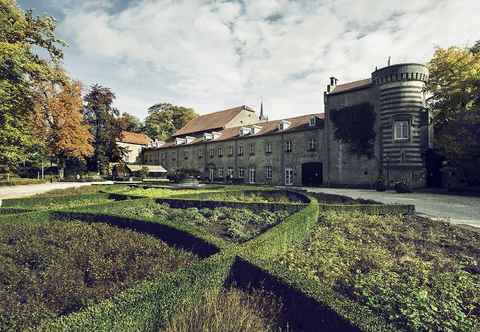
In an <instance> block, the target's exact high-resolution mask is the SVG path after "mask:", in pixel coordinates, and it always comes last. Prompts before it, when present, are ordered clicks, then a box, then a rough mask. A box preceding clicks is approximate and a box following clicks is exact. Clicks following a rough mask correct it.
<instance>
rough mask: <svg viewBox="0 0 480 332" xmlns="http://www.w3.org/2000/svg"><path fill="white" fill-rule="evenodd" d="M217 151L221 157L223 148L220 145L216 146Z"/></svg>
mask: <svg viewBox="0 0 480 332" xmlns="http://www.w3.org/2000/svg"><path fill="white" fill-rule="evenodd" d="M217 153H218V156H219V157H223V148H222V147H219V148H217Z"/></svg>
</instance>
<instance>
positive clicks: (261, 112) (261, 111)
mask: <svg viewBox="0 0 480 332" xmlns="http://www.w3.org/2000/svg"><path fill="white" fill-rule="evenodd" d="M259 119H260V120H265V121H266V120H268V119H267V117H266V116H265V114H263V98H262V99H261V100H260V118H259Z"/></svg>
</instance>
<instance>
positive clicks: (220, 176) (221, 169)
mask: <svg viewBox="0 0 480 332" xmlns="http://www.w3.org/2000/svg"><path fill="white" fill-rule="evenodd" d="M217 171H218V177H219V178H223V168H219V169H218V170H217Z"/></svg>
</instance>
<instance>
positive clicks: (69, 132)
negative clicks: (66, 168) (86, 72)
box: [33, 73, 93, 166]
mask: <svg viewBox="0 0 480 332" xmlns="http://www.w3.org/2000/svg"><path fill="white" fill-rule="evenodd" d="M62 74H63V76H64V79H63V84H53V83H47V84H44V85H43V86H42V90H43V93H42V94H41V95H40V96H39V97H38V98H36V101H35V112H34V114H33V132H34V134H35V136H36V137H38V138H39V139H40V140H41V142H43V145H45V147H46V149H47V150H48V152H49V155H50V156H52V157H55V158H56V159H57V160H58V161H59V162H60V164H61V166H63V164H64V162H65V160H66V159H70V158H73V159H79V160H84V159H85V158H86V157H89V156H91V155H92V154H93V147H92V142H93V136H92V134H91V133H90V127H89V126H88V124H87V123H86V122H85V119H84V116H83V99H82V91H81V89H82V87H81V84H80V82H78V81H72V80H70V79H69V78H68V77H67V76H66V74H65V73H62Z"/></svg>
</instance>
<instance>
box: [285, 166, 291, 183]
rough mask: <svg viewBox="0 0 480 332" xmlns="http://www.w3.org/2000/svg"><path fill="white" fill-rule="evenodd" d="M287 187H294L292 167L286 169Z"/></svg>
mask: <svg viewBox="0 0 480 332" xmlns="http://www.w3.org/2000/svg"><path fill="white" fill-rule="evenodd" d="M285 185H286V186H291V185H293V168H291V167H286V168H285Z"/></svg>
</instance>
